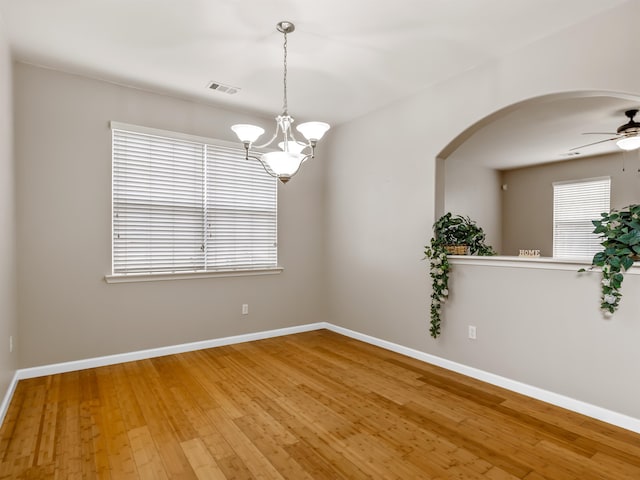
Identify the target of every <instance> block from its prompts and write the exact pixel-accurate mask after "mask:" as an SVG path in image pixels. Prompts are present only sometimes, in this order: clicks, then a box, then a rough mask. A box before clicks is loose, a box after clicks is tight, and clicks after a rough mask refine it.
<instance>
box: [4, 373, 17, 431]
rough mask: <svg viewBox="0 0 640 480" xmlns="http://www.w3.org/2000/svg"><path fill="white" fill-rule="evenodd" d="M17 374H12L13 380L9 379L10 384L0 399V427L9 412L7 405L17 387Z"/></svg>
mask: <svg viewBox="0 0 640 480" xmlns="http://www.w3.org/2000/svg"><path fill="white" fill-rule="evenodd" d="M18 380H19V378H18V372H15V373H14V374H13V378H12V379H11V383H9V387H8V388H7V391H6V393H5V394H4V398H3V399H2V403H1V404H0V426H1V425H2V424H3V423H4V417H5V415H6V414H7V411H8V410H9V404H10V403H11V399H12V398H13V394H14V392H15V391H16V386H17V385H18Z"/></svg>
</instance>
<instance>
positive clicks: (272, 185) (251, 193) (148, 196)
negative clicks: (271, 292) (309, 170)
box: [112, 128, 277, 274]
mask: <svg viewBox="0 0 640 480" xmlns="http://www.w3.org/2000/svg"><path fill="white" fill-rule="evenodd" d="M112 132H113V273H114V274H131V273H171V272H198V271H216V270H235V269H246V270H251V269H258V268H260V269H261V268H269V267H276V266H277V244H276V239H277V184H276V180H275V179H274V178H272V177H271V176H269V175H268V174H267V173H266V172H265V171H264V170H263V169H262V167H261V166H260V164H259V163H258V162H253V161H247V160H245V158H244V152H243V151H242V150H241V149H238V148H232V147H225V146H220V145H212V144H209V143H204V142H197V141H190V140H184V139H182V138H169V137H166V136H160V135H151V134H148V133H141V132H135V131H127V130H120V129H116V128H114V129H112Z"/></svg>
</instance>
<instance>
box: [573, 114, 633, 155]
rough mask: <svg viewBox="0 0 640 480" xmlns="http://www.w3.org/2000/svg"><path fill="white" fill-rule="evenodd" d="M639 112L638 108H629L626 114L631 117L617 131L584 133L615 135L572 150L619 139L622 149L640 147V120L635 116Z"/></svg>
mask: <svg viewBox="0 0 640 480" xmlns="http://www.w3.org/2000/svg"><path fill="white" fill-rule="evenodd" d="M637 113H638V109H632V110H627V111H626V112H624V114H625V115H626V116H627V118H629V121H628V122H627V123H625V124H624V125H620V126H619V127H618V130H617V131H616V133H602V132H588V133H583V135H615V136H614V137H611V138H607V139H605V140H600V141H598V142H593V143H587V144H586V145H581V146H579V147H575V148H572V149H571V150H569V151H572V150H578V149H580V148H584V147H590V146H592V145H597V144H599V143H605V142H611V141H613V140H617V142H616V145H618V147H620V148H621V149H622V150H636V149H638V148H640V122H636V121H635V120H634V117H635V116H636V114H637Z"/></svg>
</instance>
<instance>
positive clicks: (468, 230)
mask: <svg viewBox="0 0 640 480" xmlns="http://www.w3.org/2000/svg"><path fill="white" fill-rule="evenodd" d="M485 238H486V237H485V233H484V231H483V230H482V228H480V227H479V226H478V225H476V222H474V221H473V220H471V219H470V218H469V217H463V216H460V215H452V214H451V213H446V214H445V215H443V216H442V217H440V218H439V219H438V220H436V222H435V223H434V224H433V238H431V241H430V243H429V245H427V246H425V251H424V253H425V256H426V258H428V259H429V264H430V271H429V274H430V276H431V284H432V293H431V311H430V316H431V326H430V328H429V333H430V334H431V336H432V337H433V338H437V337H438V335H440V323H441V317H440V313H441V308H442V304H443V303H444V302H445V301H446V300H447V297H448V296H449V270H450V265H449V259H448V255H449V254H451V253H457V252H458V251H460V250H457V249H456V248H454V247H463V248H462V249H461V252H463V254H469V255H495V254H496V252H495V251H494V250H493V248H492V247H491V246H489V245H487V244H486V243H485Z"/></svg>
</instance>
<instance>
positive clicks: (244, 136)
mask: <svg viewBox="0 0 640 480" xmlns="http://www.w3.org/2000/svg"><path fill="white" fill-rule="evenodd" d="M231 130H233V131H234V132H235V134H236V135H237V136H238V139H239V140H240V141H241V142H242V143H246V142H248V143H253V142H255V141H256V140H257V139H258V138H259V137H260V135H262V134H263V133H264V128H261V127H257V126H256V125H247V124H238V125H233V126H232V127H231Z"/></svg>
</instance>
